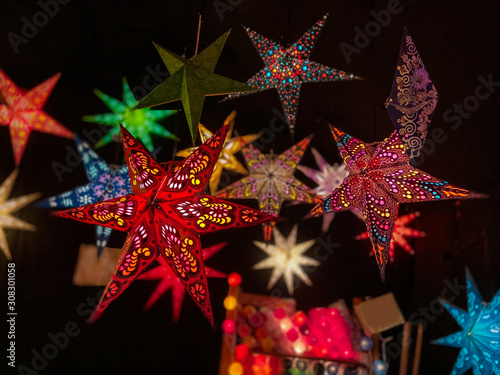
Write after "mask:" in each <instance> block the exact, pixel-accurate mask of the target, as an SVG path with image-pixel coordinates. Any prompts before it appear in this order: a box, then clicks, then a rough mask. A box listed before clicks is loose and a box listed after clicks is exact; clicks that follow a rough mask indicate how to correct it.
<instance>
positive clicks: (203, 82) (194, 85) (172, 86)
mask: <svg viewBox="0 0 500 375" xmlns="http://www.w3.org/2000/svg"><path fill="white" fill-rule="evenodd" d="M230 32H231V30H229V31H227V32H226V33H225V34H224V35H222V36H221V37H219V39H217V40H216V41H215V42H213V43H212V44H211V45H209V46H208V47H207V48H206V49H204V50H203V51H201V52H200V53H199V54H198V55H196V56H194V57H193V58H192V59H186V58H185V57H182V56H179V55H177V54H175V53H173V52H171V51H169V50H167V49H165V48H163V47H161V46H159V45H157V44H155V47H156V49H157V51H158V53H159V54H160V56H161V59H162V60H163V62H164V64H165V66H166V67H167V69H168V72H169V73H170V77H168V78H167V79H166V80H165V81H163V82H162V83H160V84H159V85H158V86H157V87H156V88H155V89H154V90H153V91H151V92H150V93H149V94H148V95H146V96H145V97H144V99H142V100H141V102H140V103H139V104H138V105H137V108H146V107H152V106H155V105H160V104H164V103H170V102H173V101H176V100H179V99H180V100H181V102H182V107H183V108H184V112H185V113H186V119H187V122H188V125H189V131H190V132H191V137H192V140H193V145H194V144H195V141H196V126H197V125H198V124H199V123H200V119H201V112H202V109H203V103H204V102H205V96H211V95H227V94H231V93H234V92H240V91H250V90H252V91H255V89H252V88H250V87H249V86H248V85H247V84H245V83H242V82H238V81H235V80H232V79H230V78H227V77H224V76H221V75H218V74H215V73H214V69H215V65H216V64H217V61H218V60H219V56H220V54H221V52H222V49H223V48H224V44H226V40H227V38H228V36H229V33H230Z"/></svg>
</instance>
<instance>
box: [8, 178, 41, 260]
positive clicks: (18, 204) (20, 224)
mask: <svg viewBox="0 0 500 375" xmlns="http://www.w3.org/2000/svg"><path fill="white" fill-rule="evenodd" d="M17 173H18V171H17V169H15V170H14V172H12V173H11V174H10V175H9V177H7V179H6V180H5V181H4V182H3V183H2V185H0V250H2V252H3V253H4V254H5V256H6V257H7V259H8V260H12V255H11V253H10V250H9V244H8V242H7V238H6V236H5V232H4V229H20V230H30V231H35V230H36V228H35V227H34V226H33V225H31V224H28V223H27V222H25V221H22V220H21V219H18V218H16V217H15V216H11V214H12V213H14V212H16V211H19V210H20V209H21V208H23V207H25V206H27V205H28V204H30V203H31V202H33V201H36V200H37V199H38V198H40V196H41V194H40V193H33V194H28V195H23V196H22V197H16V198H12V199H9V200H7V197H8V196H9V195H10V192H11V191H12V187H13V186H14V182H15V181H16V177H17Z"/></svg>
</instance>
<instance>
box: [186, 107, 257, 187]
mask: <svg viewBox="0 0 500 375" xmlns="http://www.w3.org/2000/svg"><path fill="white" fill-rule="evenodd" d="M235 117H236V112H232V113H231V114H230V115H229V116H228V118H227V119H226V121H225V122H224V125H229V133H227V137H226V140H225V142H224V146H223V147H222V151H221V153H220V155H219V159H218V160H217V163H216V164H215V169H214V171H213V173H212V176H211V177H210V192H211V193H212V195H215V193H216V192H217V190H218V188H219V182H220V178H221V175H222V171H223V170H224V169H226V170H228V171H232V172H236V173H239V174H243V175H246V174H248V172H247V170H246V169H245V167H244V166H243V165H241V163H240V162H239V161H238V159H236V157H235V156H234V154H236V153H237V152H238V151H240V150H241V148H242V147H243V146H245V145H247V144H249V143H252V142H253V141H255V140H256V139H257V138H259V134H250V135H243V136H241V137H234V138H231V135H232V134H233V129H234V119H235ZM198 129H199V131H200V137H201V141H202V142H205V141H207V140H208V139H210V137H211V136H212V132H211V131H210V130H208V129H207V128H205V127H204V126H203V125H202V124H199V125H198ZM194 150H196V147H192V148H187V149H185V150H182V151H179V152H178V153H177V156H182V157H186V156H189V155H190V154H191V153H192V152H193V151H194Z"/></svg>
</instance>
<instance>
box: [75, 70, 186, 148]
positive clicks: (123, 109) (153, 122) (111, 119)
mask: <svg viewBox="0 0 500 375" xmlns="http://www.w3.org/2000/svg"><path fill="white" fill-rule="evenodd" d="M122 84H123V102H121V101H119V100H118V99H115V98H112V97H111V96H109V95H106V94H105V93H103V92H101V91H99V90H94V93H95V94H96V95H97V96H98V97H99V99H101V100H102V102H103V103H104V104H106V106H107V107H108V108H109V109H110V110H112V111H113V113H106V114H103V115H94V116H84V117H83V121H87V122H92V123H95V124H103V125H109V126H113V128H112V129H111V130H110V131H109V132H108V133H107V134H106V135H105V136H104V137H103V138H102V139H101V140H100V141H99V142H98V143H97V144H96V147H101V146H104V145H105V144H108V143H110V142H112V141H113V140H115V139H119V136H120V125H123V126H125V127H126V128H127V129H128V130H129V131H130V132H131V133H132V134H133V135H134V136H136V137H137V138H138V139H139V140H140V141H141V142H142V143H143V144H144V146H146V148H147V149H148V150H149V151H153V149H154V146H153V140H152V139H151V134H153V135H158V136H160V137H164V138H170V139H173V140H176V141H179V138H177V137H176V136H175V135H174V134H172V133H171V132H169V131H168V130H167V129H165V128H164V127H163V126H161V125H160V124H159V123H157V121H159V120H162V119H164V118H166V117H168V116H172V115H174V114H175V113H177V111H176V110H167V109H165V110H155V111H152V110H150V109H149V108H144V109H136V108H135V106H136V105H137V103H138V102H137V101H136V100H135V99H134V94H133V93H132V90H130V86H129V85H128V83H127V80H126V79H125V78H123V81H122Z"/></svg>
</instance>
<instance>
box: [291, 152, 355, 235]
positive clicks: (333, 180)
mask: <svg viewBox="0 0 500 375" xmlns="http://www.w3.org/2000/svg"><path fill="white" fill-rule="evenodd" d="M311 151H312V153H313V155H314V160H316V164H317V165H318V167H319V171H318V170H316V169H312V168H309V167H306V166H304V165H299V166H297V169H298V170H299V171H301V172H302V173H304V174H305V175H306V176H307V177H309V178H310V179H311V180H313V181H314V182H316V184H318V186H317V187H316V188H315V189H314V191H315V192H316V194H317V195H318V196H319V197H320V198H326V197H327V196H328V195H329V194H330V193H331V192H332V191H333V190H334V189H335V188H336V187H337V186H339V185H340V184H341V183H342V182H344V180H345V178H346V177H347V175H348V174H349V173H348V172H347V169H346V165H345V164H344V163H342V164H338V163H335V164H332V165H330V164H328V162H327V161H326V160H325V159H324V158H323V156H321V154H320V153H319V152H318V150H316V149H315V148H314V147H311ZM334 217H335V212H329V213H327V214H325V215H323V225H322V226H321V232H322V233H323V234H325V233H326V232H327V231H328V228H330V224H331V223H332V220H333V218H334Z"/></svg>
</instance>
